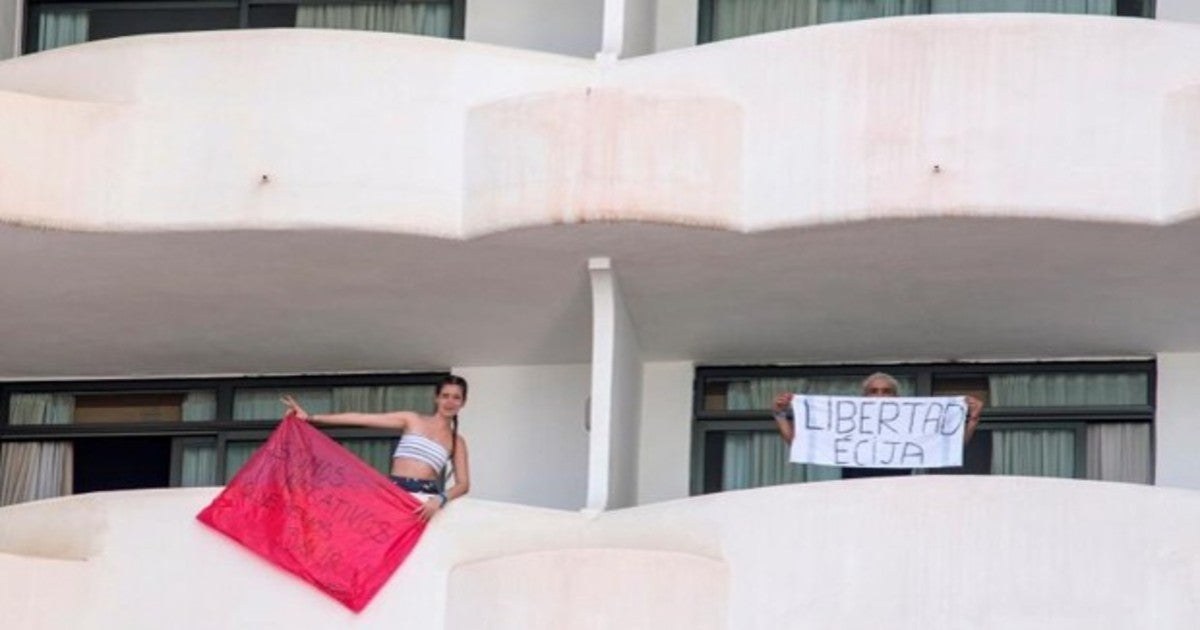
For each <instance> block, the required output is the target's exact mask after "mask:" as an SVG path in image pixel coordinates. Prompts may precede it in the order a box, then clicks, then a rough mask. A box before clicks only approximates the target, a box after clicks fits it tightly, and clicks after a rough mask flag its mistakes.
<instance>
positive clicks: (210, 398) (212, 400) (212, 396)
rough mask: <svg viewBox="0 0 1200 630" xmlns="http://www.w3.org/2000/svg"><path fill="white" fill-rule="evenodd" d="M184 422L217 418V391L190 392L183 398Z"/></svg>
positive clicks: (208, 420)
mask: <svg viewBox="0 0 1200 630" xmlns="http://www.w3.org/2000/svg"><path fill="white" fill-rule="evenodd" d="M182 416H183V421H184V422H211V421H213V420H216V419H217V393H216V392H214V391H211V390H197V391H192V392H188V393H187V395H186V396H184V398H183V410H182Z"/></svg>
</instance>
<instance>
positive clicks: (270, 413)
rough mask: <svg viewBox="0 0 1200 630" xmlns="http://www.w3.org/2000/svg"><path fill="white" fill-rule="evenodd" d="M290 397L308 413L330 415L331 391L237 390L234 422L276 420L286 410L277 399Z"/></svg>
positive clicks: (234, 395) (234, 396)
mask: <svg viewBox="0 0 1200 630" xmlns="http://www.w3.org/2000/svg"><path fill="white" fill-rule="evenodd" d="M285 395H286V396H291V397H292V398H295V399H296V402H298V403H300V406H301V407H304V410H305V411H307V412H309V413H330V412H331V411H332V410H333V390H332V389H329V388H325V389H239V390H237V391H235V392H234V393H233V419H234V420H278V419H280V418H282V417H283V414H284V413H285V411H286V409H285V408H284V406H283V403H281V402H279V399H280V398H282V397H284V396H285Z"/></svg>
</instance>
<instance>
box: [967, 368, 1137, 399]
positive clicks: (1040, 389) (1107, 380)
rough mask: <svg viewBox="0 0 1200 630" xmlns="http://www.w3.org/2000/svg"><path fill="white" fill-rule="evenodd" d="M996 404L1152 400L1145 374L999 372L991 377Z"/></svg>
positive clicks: (991, 388)
mask: <svg viewBox="0 0 1200 630" xmlns="http://www.w3.org/2000/svg"><path fill="white" fill-rule="evenodd" d="M988 389H989V390H990V391H989V397H990V398H989V400H990V404H991V405H992V406H993V407H1092V406H1094V407H1103V406H1128V405H1145V404H1147V403H1148V402H1149V391H1150V386H1149V380H1148V377H1147V375H1146V374H1079V373H1076V374H999V375H993V376H990V377H988Z"/></svg>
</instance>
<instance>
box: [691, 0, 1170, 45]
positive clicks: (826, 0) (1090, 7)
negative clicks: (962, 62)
mask: <svg viewBox="0 0 1200 630" xmlns="http://www.w3.org/2000/svg"><path fill="white" fill-rule="evenodd" d="M712 2H713V9H712V38H713V41H717V40H722V39H729V38H731V37H741V36H743V35H753V34H755V33H766V32H770V31H779V30H784V29H789V28H796V27H799V26H813V25H816V24H829V23H832V22H845V21H849V20H863V19H868V18H881V17H893V16H900V15H927V14H931V13H1006V12H1025V13H1083V14H1092V15H1116V12H1117V7H1116V1H1115V0H712ZM1147 11H1148V10H1147Z"/></svg>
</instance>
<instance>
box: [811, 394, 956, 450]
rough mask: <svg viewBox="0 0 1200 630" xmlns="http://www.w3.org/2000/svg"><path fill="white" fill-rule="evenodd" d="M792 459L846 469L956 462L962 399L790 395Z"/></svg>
mask: <svg viewBox="0 0 1200 630" xmlns="http://www.w3.org/2000/svg"><path fill="white" fill-rule="evenodd" d="M792 412H793V413H794V415H795V423H796V424H795V426H796V435H795V438H794V439H793V440H792V452H791V460H792V461H793V462H796V463H798V464H821V465H824V466H848V467H851V468H938V467H943V466H961V465H962V453H963V430H964V429H965V427H966V421H967V399H966V398H965V397H963V396H955V397H943V398H890V397H889V398H878V397H877V398H860V397H856V396H805V395H801V394H797V395H796V396H795V397H794V398H792Z"/></svg>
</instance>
